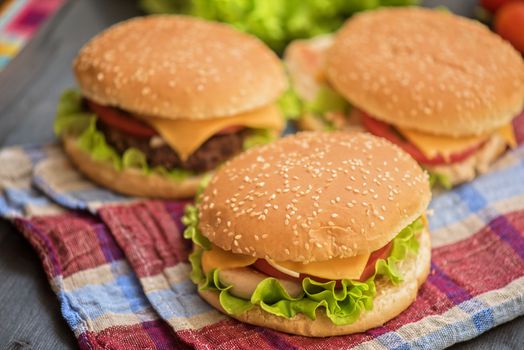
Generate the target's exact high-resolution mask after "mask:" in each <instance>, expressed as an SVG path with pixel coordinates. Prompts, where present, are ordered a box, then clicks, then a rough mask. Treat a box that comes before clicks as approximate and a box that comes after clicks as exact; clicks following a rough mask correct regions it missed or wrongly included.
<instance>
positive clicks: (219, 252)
mask: <svg viewBox="0 0 524 350" xmlns="http://www.w3.org/2000/svg"><path fill="white" fill-rule="evenodd" d="M255 261H257V258H254V257H252V256H248V255H242V254H235V253H231V252H228V251H226V250H223V249H221V248H219V247H217V246H216V245H213V246H212V247H211V249H210V250H205V251H204V252H203V253H202V269H203V270H204V271H205V272H208V271H210V270H212V269H221V270H225V269H233V268H235V267H244V266H249V265H251V264H253V263H255Z"/></svg>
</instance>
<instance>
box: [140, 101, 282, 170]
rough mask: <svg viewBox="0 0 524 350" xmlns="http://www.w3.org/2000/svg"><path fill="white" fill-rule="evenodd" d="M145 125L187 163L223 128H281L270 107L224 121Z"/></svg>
mask: <svg viewBox="0 0 524 350" xmlns="http://www.w3.org/2000/svg"><path fill="white" fill-rule="evenodd" d="M148 123H149V124H151V126H152V127H153V128H154V129H155V130H156V131H158V133H159V134H160V135H161V136H162V138H163V139H164V140H165V141H166V143H167V144H168V145H169V146H171V147H172V148H173V149H174V150H175V151H176V152H177V153H178V155H179V156H180V158H181V159H182V160H187V158H188V157H189V156H190V155H191V154H192V153H193V152H194V151H196V150H197V149H198V148H199V147H200V146H201V145H202V144H203V143H204V142H206V141H207V139H209V138H210V137H211V136H213V135H214V134H216V133H217V132H219V131H220V130H223V129H224V128H227V127H229V126H236V125H240V126H245V127H248V128H254V129H271V130H276V131H281V130H282V129H283V128H284V117H283V116H282V113H281V112H280V109H279V108H278V107H277V106H276V105H270V106H268V107H264V108H260V109H257V110H255V111H250V112H247V113H243V114H239V115H236V116H232V117H226V118H212V119H206V120H187V119H179V120H171V119H165V118H148Z"/></svg>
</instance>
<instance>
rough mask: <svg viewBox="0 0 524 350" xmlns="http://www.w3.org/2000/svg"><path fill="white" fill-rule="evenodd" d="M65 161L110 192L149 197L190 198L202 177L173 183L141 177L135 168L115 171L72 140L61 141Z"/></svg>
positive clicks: (147, 175)
mask: <svg viewBox="0 0 524 350" xmlns="http://www.w3.org/2000/svg"><path fill="white" fill-rule="evenodd" d="M62 142H63V145H64V150H65V152H66V154H67V155H68V156H69V159H71V161H72V162H73V163H74V164H75V165H76V167H77V168H78V169H79V170H80V171H81V172H82V173H83V174H84V175H85V176H87V177H88V178H89V179H91V180H92V181H94V182H96V183H97V184H99V185H102V186H104V187H107V188H109V189H111V190H113V191H116V192H119V193H122V194H126V195H130V196H140V197H150V198H166V199H168V198H189V197H191V196H194V195H195V193H196V191H197V188H198V186H199V183H200V181H201V180H202V176H191V177H189V178H187V179H184V180H182V181H176V180H173V179H170V178H168V177H166V176H161V175H157V174H145V173H144V172H142V171H140V170H138V169H132V168H128V169H123V170H117V169H115V168H114V167H113V164H111V163H110V162H107V161H101V160H95V159H93V158H92V157H91V156H90V155H89V154H88V153H87V152H84V151H83V150H82V149H81V148H79V147H78V144H77V140H76V139H75V138H73V137H69V136H65V137H63V138H62Z"/></svg>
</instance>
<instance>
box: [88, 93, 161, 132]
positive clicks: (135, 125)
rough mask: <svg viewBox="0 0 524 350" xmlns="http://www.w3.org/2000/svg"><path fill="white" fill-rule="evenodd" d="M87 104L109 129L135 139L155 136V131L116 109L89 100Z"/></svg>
mask: <svg viewBox="0 0 524 350" xmlns="http://www.w3.org/2000/svg"><path fill="white" fill-rule="evenodd" d="M87 104H88V106H89V109H90V110H92V111H93V113H95V114H96V116H97V117H98V118H99V119H100V120H101V121H102V122H103V123H105V124H107V125H109V126H111V127H114V128H116V129H119V130H121V131H123V132H125V133H127V134H130V135H133V136H136V137H142V138H149V137H152V136H155V135H157V132H156V130H155V129H153V128H151V127H150V126H148V125H147V124H145V123H144V122H141V121H139V120H137V119H135V118H133V117H131V116H129V115H128V114H126V113H125V112H122V111H120V110H118V109H116V108H113V107H107V106H102V105H99V104H98V103H95V102H93V101H89V100H88V101H87Z"/></svg>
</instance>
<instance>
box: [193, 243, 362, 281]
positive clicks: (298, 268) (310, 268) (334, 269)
mask: <svg viewBox="0 0 524 350" xmlns="http://www.w3.org/2000/svg"><path fill="white" fill-rule="evenodd" d="M369 256H370V254H363V255H358V256H355V257H351V258H344V259H332V260H328V261H319V262H312V263H308V264H303V263H300V262H290V261H285V262H273V261H272V262H271V263H272V264H276V265H279V266H282V267H284V268H285V269H288V270H291V271H294V272H297V273H303V274H307V275H311V276H316V277H320V278H324V279H329V280H340V279H358V278H360V276H361V275H362V272H363V271H364V269H365V267H366V264H367V262H368V259H369ZM256 260H257V258H254V257H251V256H247V255H242V254H235V253H231V252H230V251H225V250H223V249H221V248H219V247H217V246H215V245H213V246H212V248H211V249H210V250H206V251H204V252H203V254H202V269H203V270H204V271H205V272H207V271H210V270H212V269H215V268H217V269H221V270H225V269H232V268H237V267H245V266H249V265H252V264H254V263H255V261H256Z"/></svg>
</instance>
